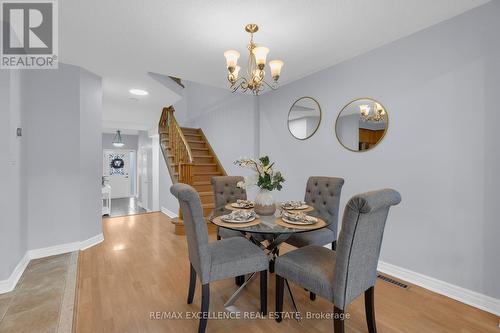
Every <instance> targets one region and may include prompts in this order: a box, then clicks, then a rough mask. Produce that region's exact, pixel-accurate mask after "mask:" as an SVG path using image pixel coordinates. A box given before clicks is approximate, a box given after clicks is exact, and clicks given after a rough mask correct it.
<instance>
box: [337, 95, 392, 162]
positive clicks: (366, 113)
mask: <svg viewBox="0 0 500 333" xmlns="http://www.w3.org/2000/svg"><path fill="white" fill-rule="evenodd" d="M388 127H389V115H388V114H387V111H386V109H385V107H384V106H383V105H382V104H381V103H379V102H378V101H376V100H374V99H371V98H358V99H355V100H354V101H352V102H350V103H349V104H347V105H346V106H344V108H343V109H342V110H341V111H340V113H339V115H338V117H337V121H336V122H335V134H336V135H337V139H338V140H339V142H340V144H341V145H342V146H344V147H345V148H347V149H349V150H351V151H357V152H359V151H367V150H370V149H372V148H374V147H375V146H376V145H377V144H379V142H380V141H382V139H383V138H384V136H385V133H386V132H387V128H388Z"/></svg>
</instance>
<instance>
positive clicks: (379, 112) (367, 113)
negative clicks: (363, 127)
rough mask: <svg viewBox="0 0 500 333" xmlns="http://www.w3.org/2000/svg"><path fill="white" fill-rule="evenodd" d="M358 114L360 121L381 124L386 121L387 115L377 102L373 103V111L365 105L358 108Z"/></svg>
mask: <svg viewBox="0 0 500 333" xmlns="http://www.w3.org/2000/svg"><path fill="white" fill-rule="evenodd" d="M359 112H360V114H361V120H363V121H371V122H383V121H386V117H387V113H386V112H385V110H384V108H383V107H382V105H380V104H379V103H377V102H374V103H373V110H371V107H370V106H369V105H367V104H363V105H360V106H359Z"/></svg>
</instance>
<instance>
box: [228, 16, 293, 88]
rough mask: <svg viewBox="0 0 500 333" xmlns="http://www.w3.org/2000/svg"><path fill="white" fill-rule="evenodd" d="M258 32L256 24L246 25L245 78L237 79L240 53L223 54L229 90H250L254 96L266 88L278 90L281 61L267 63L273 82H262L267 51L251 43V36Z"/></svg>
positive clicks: (229, 51)
mask: <svg viewBox="0 0 500 333" xmlns="http://www.w3.org/2000/svg"><path fill="white" fill-rule="evenodd" d="M258 30H259V27H258V26H257V24H247V26H246V27H245V31H246V32H248V33H249V34H250V43H249V44H248V65H247V77H248V78H247V77H238V74H239V72H240V69H241V67H240V66H238V58H239V57H240V53H239V52H238V51H235V50H228V51H226V52H224V57H226V66H227V70H228V74H227V80H228V81H229V83H230V84H231V86H230V89H231V90H232V92H235V91H236V90H238V89H241V90H242V91H243V92H245V91H247V90H249V89H250V90H251V91H252V93H253V94H254V95H258V94H259V93H260V92H261V91H263V90H264V89H265V86H268V87H269V88H270V89H272V90H276V89H278V79H279V77H280V74H281V67H283V64H284V63H283V61H281V60H272V61H270V62H269V67H270V68H271V77H272V78H273V82H272V83H271V84H269V83H267V82H266V81H265V80H264V77H265V75H266V73H265V71H264V68H265V67H266V57H267V54H268V53H269V49H268V48H267V47H264V46H257V44H256V43H254V41H253V34H254V33H256V32H257V31H258Z"/></svg>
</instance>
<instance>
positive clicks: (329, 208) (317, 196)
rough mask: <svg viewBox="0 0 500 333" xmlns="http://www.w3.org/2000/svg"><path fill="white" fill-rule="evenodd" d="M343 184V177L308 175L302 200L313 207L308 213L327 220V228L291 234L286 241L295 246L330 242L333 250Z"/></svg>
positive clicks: (320, 244) (321, 244)
mask: <svg viewBox="0 0 500 333" xmlns="http://www.w3.org/2000/svg"><path fill="white" fill-rule="evenodd" d="M342 186H344V179H343V178H336V177H309V179H308V180H307V185H306V193H305V196H304V201H305V202H306V203H307V204H308V205H310V206H312V207H314V210H313V211H312V212H310V213H309V214H310V215H312V216H316V217H320V218H322V219H323V220H325V221H327V222H329V223H330V224H329V225H328V227H327V228H323V229H319V230H315V231H311V232H304V233H298V234H295V235H292V236H291V237H290V238H289V239H287V241H286V242H287V243H288V244H290V245H293V246H295V247H303V246H307V245H319V246H323V245H327V244H331V246H332V250H335V246H336V242H337V226H338V220H339V202H340V194H341V192H342Z"/></svg>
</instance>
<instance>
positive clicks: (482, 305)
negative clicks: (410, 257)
mask: <svg viewBox="0 0 500 333" xmlns="http://www.w3.org/2000/svg"><path fill="white" fill-rule="evenodd" d="M378 270H379V271H380V272H382V273H385V274H388V275H392V276H394V277H396V278H398V279H401V280H404V281H407V282H409V283H412V284H415V285H417V286H419V287H422V288H425V289H428V290H431V291H433V292H435V293H438V294H441V295H444V296H447V297H450V298H453V299H455V300H457V301H459V302H462V303H465V304H468V305H470V306H473V307H475V308H478V309H481V310H484V311H487V312H490V313H493V314H495V315H497V316H500V300H499V299H496V298H493V297H490V296H487V295H483V294H480V293H478V292H475V291H472V290H469V289H465V288H462V287H459V286H456V285H453V284H451V283H448V282H445V281H441V280H438V279H435V278H432V277H430V276H426V275H423V274H420V273H417V272H414V271H411V270H409V269H406V268H402V267H399V266H395V265H392V264H388V263H386V262H383V261H379V263H378Z"/></svg>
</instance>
